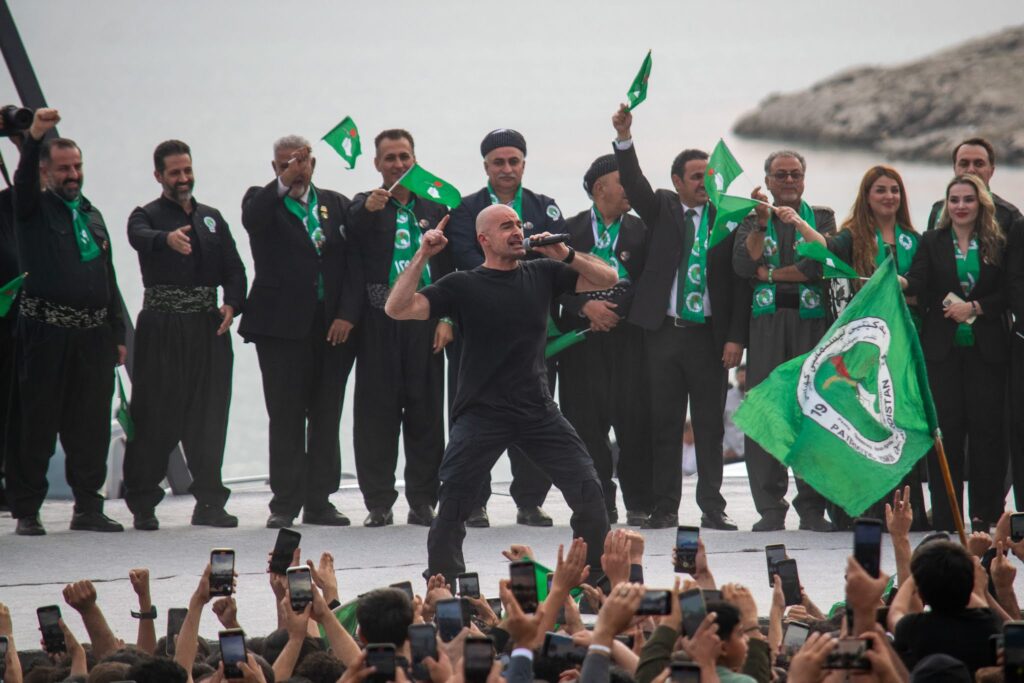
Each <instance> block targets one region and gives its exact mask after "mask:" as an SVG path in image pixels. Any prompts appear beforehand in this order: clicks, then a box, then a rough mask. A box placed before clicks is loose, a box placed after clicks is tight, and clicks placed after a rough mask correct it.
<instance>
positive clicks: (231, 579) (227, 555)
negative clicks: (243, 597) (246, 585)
mask: <svg viewBox="0 0 1024 683" xmlns="http://www.w3.org/2000/svg"><path fill="white" fill-rule="evenodd" d="M234 583H235V551H234V550H232V549H231V548H214V549H213V550H211V551H210V595H211V596H214V597H220V596H224V595H231V593H232V592H233V591H234Z"/></svg>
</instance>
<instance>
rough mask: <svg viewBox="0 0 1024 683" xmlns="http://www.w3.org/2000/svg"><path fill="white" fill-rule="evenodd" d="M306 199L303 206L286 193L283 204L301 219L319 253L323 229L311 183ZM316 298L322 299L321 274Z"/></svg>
mask: <svg viewBox="0 0 1024 683" xmlns="http://www.w3.org/2000/svg"><path fill="white" fill-rule="evenodd" d="M307 200H308V201H307V202H306V205H305V206H303V205H302V202H300V201H299V200H297V199H294V198H292V196H291V195H287V194H286V195H285V196H284V205H285V208H287V209H288V210H289V211H291V212H292V213H293V214H295V216H296V218H298V219H299V220H300V221H302V225H303V226H305V228H306V232H307V233H309V239H310V241H311V242H312V243H313V247H314V248H315V249H316V253H317V255H319V254H320V253H321V251H322V250H323V247H324V231H323V230H321V229H320V217H319V215H318V212H317V208H318V204H317V199H316V188H314V187H313V186H312V185H310V186H309V196H308V197H307ZM316 298H317V301H323V300H324V276H323V274H320V275H318V276H317V281H316Z"/></svg>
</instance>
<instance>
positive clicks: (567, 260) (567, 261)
mask: <svg viewBox="0 0 1024 683" xmlns="http://www.w3.org/2000/svg"><path fill="white" fill-rule="evenodd" d="M575 258H576V250H575V249H573V248H572V247H569V255H568V256H566V257H565V258H564V259H562V263H564V264H566V265H568V264H570V263H572V262H573V260H574V259H575Z"/></svg>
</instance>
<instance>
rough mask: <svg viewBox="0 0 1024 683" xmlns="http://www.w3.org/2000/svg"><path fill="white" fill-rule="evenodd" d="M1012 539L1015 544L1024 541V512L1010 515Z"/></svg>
mask: <svg viewBox="0 0 1024 683" xmlns="http://www.w3.org/2000/svg"><path fill="white" fill-rule="evenodd" d="M1010 539H1011V540H1013V542H1014V543H1016V542H1017V541H1021V540H1024V512H1014V513H1013V514H1012V515H1010Z"/></svg>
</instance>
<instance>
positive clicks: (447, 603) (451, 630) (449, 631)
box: [434, 598, 469, 643]
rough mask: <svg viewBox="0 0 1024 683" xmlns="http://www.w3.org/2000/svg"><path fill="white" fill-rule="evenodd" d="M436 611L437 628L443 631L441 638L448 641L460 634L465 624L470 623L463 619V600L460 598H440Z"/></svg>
mask: <svg viewBox="0 0 1024 683" xmlns="http://www.w3.org/2000/svg"><path fill="white" fill-rule="evenodd" d="M435 612H436V613H435V617H434V619H435V620H436V621H437V630H438V631H440V632H441V640H443V641H444V642H446V643H447V642H448V641H450V640H451V639H452V638H454V637H455V636H457V635H459V631H461V630H462V627H463V626H468V625H469V624H467V623H466V622H465V621H464V620H463V613H462V600H460V599H459V598H449V599H447V600H438V601H437V606H436V608H435Z"/></svg>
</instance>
